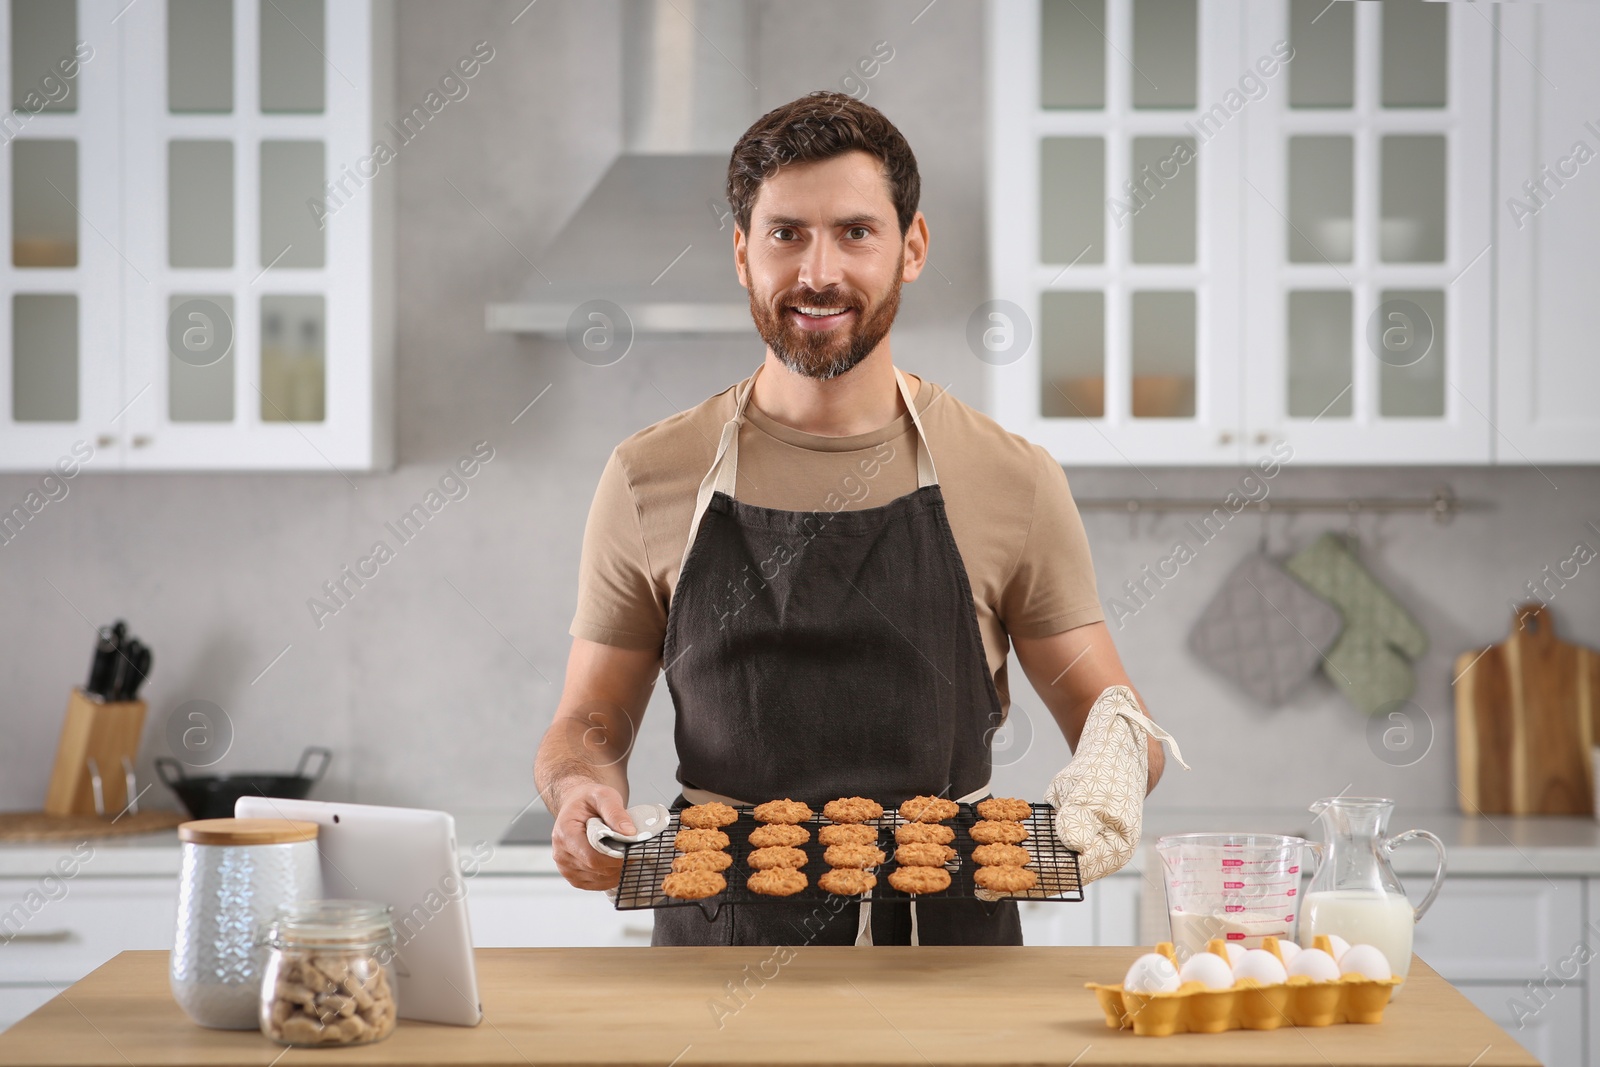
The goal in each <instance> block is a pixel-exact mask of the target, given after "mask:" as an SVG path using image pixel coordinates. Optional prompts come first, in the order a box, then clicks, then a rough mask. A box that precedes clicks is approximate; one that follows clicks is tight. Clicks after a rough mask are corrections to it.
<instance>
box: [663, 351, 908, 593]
mask: <svg viewBox="0 0 1600 1067" xmlns="http://www.w3.org/2000/svg"><path fill="white" fill-rule="evenodd" d="M765 366H766V364H765V363H763V364H762V365H761V366H759V367H757V368H756V370H755V373H754V374H752V375H750V380H749V381H748V382H746V383H745V387H744V389H742V390H741V391H740V392H739V397H738V400H737V402H736V403H735V404H734V407H733V418H731V419H729V420H728V421H727V422H725V423H723V425H722V437H721V439H720V440H719V441H718V442H717V454H716V458H715V459H713V460H712V461H711V468H710V469H709V470H707V471H706V474H705V477H704V478H702V479H701V480H700V489H699V491H698V492H696V493H695V499H694V518H693V519H692V520H691V521H690V523H689V539H688V541H687V542H685V543H684V546H683V559H682V560H680V561H679V563H678V574H679V575H680V576H681V575H682V574H683V565H684V564H685V563H687V562H688V561H689V550H690V549H692V548H694V539H695V535H696V534H698V533H699V532H700V520H701V519H702V518H704V517H705V513H706V508H707V507H709V506H710V505H711V497H712V496H713V495H714V494H716V493H722V494H724V495H726V496H729V497H732V496H733V493H734V487H735V486H737V485H738V483H739V428H740V427H741V426H743V425H744V422H745V414H744V410H745V405H747V404H749V403H750V394H751V393H753V392H755V387H756V378H757V377H758V376H760V374H761V371H762V369H763V368H764V367H765ZM894 380H895V385H897V386H898V387H899V389H900V397H901V399H902V400H904V401H905V405H906V410H907V411H908V412H910V413H911V425H912V426H914V427H915V428H916V431H917V434H916V436H917V488H919V489H921V488H924V487H926V486H930V485H937V484H939V472H938V471H937V470H935V469H934V466H933V452H932V451H931V450H930V449H929V448H928V435H927V433H926V432H925V431H924V430H923V428H922V416H921V415H919V414H918V413H917V404H916V400H915V398H914V397H912V395H911V387H910V386H909V385H907V384H906V376H905V374H904V373H903V372H902V371H901V370H900V368H899V367H896V368H894Z"/></svg>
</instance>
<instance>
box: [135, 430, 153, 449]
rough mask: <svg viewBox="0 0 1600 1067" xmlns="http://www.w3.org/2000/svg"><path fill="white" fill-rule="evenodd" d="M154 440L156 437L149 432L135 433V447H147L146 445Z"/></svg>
mask: <svg viewBox="0 0 1600 1067" xmlns="http://www.w3.org/2000/svg"><path fill="white" fill-rule="evenodd" d="M154 441H155V438H153V437H151V436H150V435H149V434H147V433H136V434H134V435H133V447H134V448H145V447H146V446H148V445H150V444H152V443H154Z"/></svg>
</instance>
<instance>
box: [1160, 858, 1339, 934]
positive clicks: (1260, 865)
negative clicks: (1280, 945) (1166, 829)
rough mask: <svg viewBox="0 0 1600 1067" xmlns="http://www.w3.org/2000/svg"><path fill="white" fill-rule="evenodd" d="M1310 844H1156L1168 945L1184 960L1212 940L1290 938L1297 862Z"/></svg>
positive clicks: (1293, 928)
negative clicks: (1164, 894)
mask: <svg viewBox="0 0 1600 1067" xmlns="http://www.w3.org/2000/svg"><path fill="white" fill-rule="evenodd" d="M1309 846H1310V842H1308V841H1306V840H1305V839H1304V838H1301V837H1283V836H1281V835H1278V834H1168V835H1166V836H1165V837H1162V838H1160V839H1159V840H1157V841H1156V852H1157V854H1158V855H1160V857H1161V865H1162V869H1163V871H1164V873H1165V876H1166V886H1167V913H1168V916H1169V918H1170V919H1171V921H1172V943H1173V948H1174V951H1175V952H1176V954H1177V957H1178V961H1179V962H1180V963H1182V962H1183V961H1185V960H1187V959H1188V958H1189V957H1190V956H1192V955H1194V954H1195V953H1197V952H1204V951H1205V950H1206V943H1207V942H1208V941H1210V940H1211V939H1212V938H1221V939H1223V940H1225V941H1227V942H1228V943H1229V944H1233V945H1239V946H1240V947H1241V948H1260V947H1261V939H1262V938H1264V937H1267V936H1269V935H1270V936H1272V937H1276V938H1278V939H1279V940H1289V941H1293V940H1295V934H1296V932H1297V927H1298V921H1299V915H1300V908H1299V904H1300V861H1301V858H1302V857H1303V856H1304V854H1305V851H1304V850H1305V849H1306V848H1308V847H1309Z"/></svg>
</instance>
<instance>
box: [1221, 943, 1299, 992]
mask: <svg viewBox="0 0 1600 1067" xmlns="http://www.w3.org/2000/svg"><path fill="white" fill-rule="evenodd" d="M1288 977H1289V972H1288V971H1286V970H1284V969H1283V964H1282V963H1280V962H1278V957H1276V956H1274V955H1273V954H1272V953H1270V952H1268V951H1267V950H1266V949H1264V948H1252V949H1249V950H1247V951H1246V952H1245V954H1244V958H1243V959H1241V960H1240V961H1239V962H1238V963H1236V964H1234V965H1233V980H1234V981H1236V982H1237V981H1238V980H1239V979H1241V978H1254V979H1255V980H1256V981H1258V982H1260V983H1261V984H1262V985H1277V984H1279V983H1280V982H1282V981H1284V980H1285V979H1286V978H1288Z"/></svg>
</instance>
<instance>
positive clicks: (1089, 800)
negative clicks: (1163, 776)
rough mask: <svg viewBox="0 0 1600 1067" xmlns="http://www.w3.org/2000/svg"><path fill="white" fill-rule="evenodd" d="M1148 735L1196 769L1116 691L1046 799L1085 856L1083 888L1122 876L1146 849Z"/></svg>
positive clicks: (1122, 690) (1101, 702) (1068, 841)
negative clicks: (1137, 853)
mask: <svg viewBox="0 0 1600 1067" xmlns="http://www.w3.org/2000/svg"><path fill="white" fill-rule="evenodd" d="M1147 733H1148V734H1149V735H1150V736H1152V737H1156V738H1159V739H1160V740H1162V741H1165V742H1166V743H1167V744H1168V745H1170V746H1172V758H1173V759H1175V760H1177V761H1178V763H1179V764H1180V765H1181V766H1182V767H1183V769H1184V770H1188V769H1189V765H1188V764H1187V763H1184V762H1183V753H1181V752H1180V751H1178V742H1177V741H1176V740H1174V739H1173V737H1172V735H1171V734H1169V733H1167V732H1166V731H1165V730H1163V729H1162V728H1161V727H1159V726H1157V725H1156V724H1155V723H1154V722H1152V721H1151V720H1150V718H1149V717H1148V716H1146V715H1145V714H1144V712H1142V711H1140V710H1139V704H1138V701H1137V700H1136V699H1135V698H1134V695H1133V690H1132V689H1129V688H1128V687H1127V686H1125V685H1113V686H1110V687H1109V688H1107V689H1106V690H1105V692H1103V693H1101V694H1100V696H1099V697H1098V698H1097V699H1096V700H1095V702H1094V707H1092V708H1090V709H1089V717H1088V719H1087V720H1086V721H1085V722H1084V724H1083V735H1082V736H1081V737H1079V738H1078V747H1077V749H1076V751H1074V752H1073V754H1072V759H1071V761H1070V762H1069V763H1068V764H1067V765H1066V767H1065V768H1063V769H1062V771H1061V772H1060V773H1059V774H1057V775H1056V776H1055V778H1053V779H1052V780H1051V782H1050V787H1049V788H1048V789H1046V790H1045V791H1044V798H1045V800H1047V801H1049V802H1050V804H1051V806H1052V807H1054V808H1055V809H1056V820H1055V824H1056V835H1057V836H1058V837H1060V838H1061V841H1062V843H1063V844H1065V845H1066V846H1067V847H1068V848H1070V849H1072V850H1073V851H1074V852H1076V853H1078V878H1079V881H1080V884H1082V885H1088V884H1089V883H1090V882H1093V881H1095V880H1096V879H1099V878H1104V877H1105V876H1106V875H1108V874H1113V873H1115V872H1116V871H1118V870H1120V869H1121V868H1122V865H1123V864H1125V863H1127V862H1128V860H1130V859H1132V858H1133V850H1134V848H1136V847H1137V846H1138V844H1139V831H1140V827H1141V826H1142V824H1143V821H1144V794H1145V789H1146V787H1147V786H1148V785H1149V779H1150V752H1149V748H1148V742H1147V741H1146V739H1145V734H1147Z"/></svg>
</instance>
